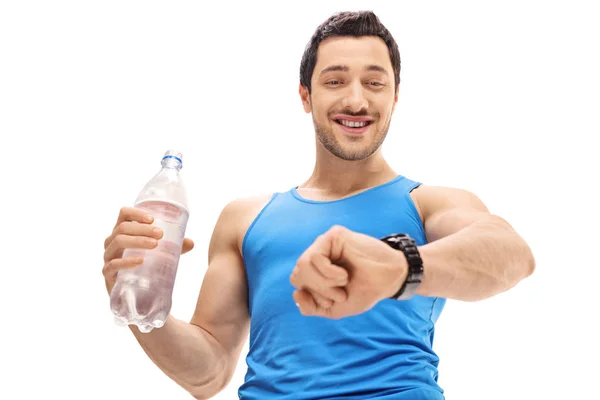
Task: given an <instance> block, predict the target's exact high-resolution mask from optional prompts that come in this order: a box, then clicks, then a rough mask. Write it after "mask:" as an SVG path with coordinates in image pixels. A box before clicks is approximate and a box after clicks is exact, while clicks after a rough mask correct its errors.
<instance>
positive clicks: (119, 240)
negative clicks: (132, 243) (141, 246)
mask: <svg viewBox="0 0 600 400" xmlns="http://www.w3.org/2000/svg"><path fill="white" fill-rule="evenodd" d="M125 240H126V236H125V235H124V234H122V233H119V234H117V235H116V236H115V239H114V240H113V241H114V242H115V243H116V244H117V246H119V247H122V246H123V245H124V244H125Z"/></svg>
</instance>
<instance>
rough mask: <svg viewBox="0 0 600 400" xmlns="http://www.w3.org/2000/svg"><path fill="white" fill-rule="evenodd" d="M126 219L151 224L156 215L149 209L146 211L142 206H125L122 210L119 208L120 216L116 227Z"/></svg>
mask: <svg viewBox="0 0 600 400" xmlns="http://www.w3.org/2000/svg"><path fill="white" fill-rule="evenodd" d="M125 221H136V222H142V223H146V224H151V223H152V222H153V221H154V217H153V216H152V215H150V214H149V213H148V212H147V211H144V210H142V209H140V208H136V207H123V208H121V210H119V217H118V218H117V223H116V224H115V227H117V225H119V224H120V223H121V222H125Z"/></svg>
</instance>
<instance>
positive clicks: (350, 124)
mask: <svg viewBox="0 0 600 400" xmlns="http://www.w3.org/2000/svg"><path fill="white" fill-rule="evenodd" d="M339 122H340V124H342V125H345V126H348V127H350V128H362V127H363V126H365V125H367V122H366V121H363V122H354V121H346V120H343V119H342V120H340V121H339Z"/></svg>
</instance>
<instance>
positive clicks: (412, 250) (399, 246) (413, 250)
mask: <svg viewBox="0 0 600 400" xmlns="http://www.w3.org/2000/svg"><path fill="white" fill-rule="evenodd" d="M381 240H382V241H383V242H385V243H387V244H388V245H390V247H392V248H394V249H396V250H400V251H401V252H403V253H404V256H405V257H406V261H407V262H408V273H407V275H406V280H405V281H404V283H403V284H402V286H401V287H400V290H398V292H397V293H396V294H395V295H394V296H392V297H391V298H392V299H396V300H408V299H410V298H411V297H412V296H413V295H414V294H415V291H416V290H417V288H418V287H419V285H420V284H421V281H422V279H423V260H422V259H421V255H420V254H419V250H418V249H417V245H416V243H415V241H414V239H412V238H411V237H410V236H409V235H408V234H406V233H395V234H393V235H389V236H385V237H384V238H382V239H381Z"/></svg>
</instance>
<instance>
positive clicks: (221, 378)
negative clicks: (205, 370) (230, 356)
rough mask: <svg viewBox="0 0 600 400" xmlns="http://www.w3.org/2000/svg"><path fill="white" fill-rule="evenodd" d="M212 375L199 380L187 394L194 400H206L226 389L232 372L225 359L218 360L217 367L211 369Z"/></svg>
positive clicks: (189, 388)
mask: <svg viewBox="0 0 600 400" xmlns="http://www.w3.org/2000/svg"><path fill="white" fill-rule="evenodd" d="M212 372H213V373H212V374H211V375H210V376H207V377H205V379H200V380H199V381H198V382H196V383H195V384H194V385H192V386H191V387H188V388H186V390H187V392H188V393H189V394H191V395H192V397H194V399H196V400H208V399H211V398H213V397H214V396H216V395H217V394H219V393H220V392H221V391H223V389H225V388H226V387H227V385H228V384H229V381H230V380H231V378H232V375H233V372H232V371H231V369H230V368H229V364H228V362H227V361H226V358H225V357H223V358H220V359H219V363H218V365H216V366H215V367H214V368H213V371H212Z"/></svg>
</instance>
